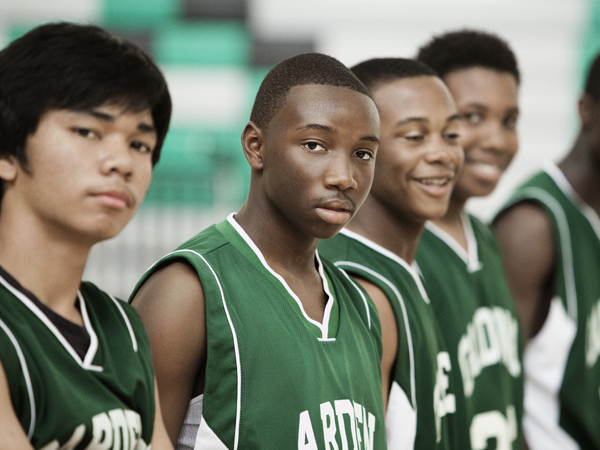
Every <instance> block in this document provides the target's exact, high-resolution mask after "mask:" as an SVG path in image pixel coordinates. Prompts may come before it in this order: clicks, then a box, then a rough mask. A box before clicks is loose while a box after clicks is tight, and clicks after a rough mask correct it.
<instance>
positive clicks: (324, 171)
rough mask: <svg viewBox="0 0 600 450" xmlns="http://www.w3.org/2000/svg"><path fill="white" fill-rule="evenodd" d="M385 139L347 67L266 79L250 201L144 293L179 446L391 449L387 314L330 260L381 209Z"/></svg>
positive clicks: (165, 266) (187, 247)
mask: <svg viewBox="0 0 600 450" xmlns="http://www.w3.org/2000/svg"><path fill="white" fill-rule="evenodd" d="M378 136H379V117H378V115H377V109H376V108H375V105H374V103H373V100H372V99H371V98H370V96H369V94H368V92H367V91H366V89H365V87H364V86H363V85H362V84H361V83H360V81H359V80H358V79H357V78H356V77H355V76H354V75H353V74H352V73H351V72H350V71H349V70H348V68H346V67H345V66H344V65H343V64H341V63H340V62H339V61H337V60H335V59H334V58H331V57H329V56H326V55H322V54H318V53H307V54H302V55H297V56H295V57H292V58H289V59H287V60H284V61H282V62H281V63H279V64H278V65H276V66H275V67H274V68H273V69H272V70H271V71H270V72H269V74H267V76H266V77H265V79H264V81H263V83H262V84H261V87H260V89H259V92H258V94H257V97H256V101H255V104H254V108H253V110H252V115H251V121H250V122H249V123H248V124H247V125H246V127H245V129H244V131H243V133H242V147H243V150H244V154H245V156H246V159H247V161H248V163H249V165H250V167H251V169H252V175H251V181H250V191H249V194H248V198H247V200H246V202H245V203H244V205H243V206H242V208H241V209H240V211H239V212H237V213H236V214H231V215H230V216H229V217H228V218H227V220H225V221H223V222H221V223H218V224H216V225H213V226H211V227H209V228H207V229H206V230H204V231H202V232H200V233H199V234H198V235H196V236H195V237H194V238H192V239H191V240H189V241H188V242H186V243H184V244H183V245H182V246H181V247H179V249H177V250H175V251H174V252H172V253H170V254H168V255H167V256H165V257H164V258H162V259H161V260H159V261H158V263H156V264H155V265H154V266H153V267H152V268H151V269H150V270H149V271H148V272H147V273H146V274H145V275H144V276H143V278H142V280H141V281H140V282H139V283H138V286H137V287H136V289H135V290H134V292H133V294H132V299H133V305H134V306H135V307H136V308H137V309H138V311H139V312H140V314H141V316H142V319H143V320H144V324H145V325H146V328H147V329H148V332H149V335H150V339H151V343H152V352H153V357H154V362H155V367H156V373H157V382H158V387H159V391H160V394H161V401H162V406H163V411H165V418H166V426H167V429H168V431H169V433H170V436H171V439H172V441H173V442H176V441H178V448H194V449H197V450H200V449H205V448H213V449H244V450H246V449H283V448H298V449H325V448H332V447H333V448H340V449H346V448H365V449H378V450H383V449H385V448H386V441H385V428H384V422H383V405H382V398H381V372H380V369H379V366H380V361H381V334H380V333H381V330H380V324H379V319H378V316H377V313H376V310H375V307H374V306H373V305H372V303H371V302H370V300H369V299H368V297H367V296H366V294H364V292H363V291H362V290H361V289H360V288H359V287H358V286H357V285H356V284H355V283H353V282H352V281H351V280H350V279H349V278H348V277H347V276H346V275H345V274H344V273H343V272H341V271H339V270H338V269H336V268H335V267H334V266H333V265H332V264H331V263H329V262H327V261H325V260H322V259H321V258H320V257H319V254H318V252H317V244H318V242H319V239H322V238H329V237H331V236H333V235H334V234H336V233H337V232H338V231H339V230H340V229H341V228H342V227H343V226H344V225H345V224H346V223H347V222H348V221H349V220H350V219H351V218H352V216H353V215H354V214H355V212H356V210H357V209H358V208H359V207H360V205H361V204H362V202H363V201H364V199H365V197H366V196H367V193H368V191H369V188H370V186H371V182H372V180H373V169H374V159H375V154H376V152H377V148H378V143H379V139H378Z"/></svg>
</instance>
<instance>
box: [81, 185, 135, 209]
mask: <svg viewBox="0 0 600 450" xmlns="http://www.w3.org/2000/svg"><path fill="white" fill-rule="evenodd" d="M92 195H93V196H94V197H96V198H98V199H100V201H101V202H102V203H103V204H105V205H106V206H109V207H112V208H115V209H125V208H127V207H131V206H132V205H133V204H134V203H135V201H134V198H133V195H131V194H130V193H129V192H128V191H127V190H126V189H119V188H106V189H98V190H97V191H94V192H93V193H92Z"/></svg>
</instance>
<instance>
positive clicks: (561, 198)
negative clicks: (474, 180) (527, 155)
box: [494, 55, 600, 450]
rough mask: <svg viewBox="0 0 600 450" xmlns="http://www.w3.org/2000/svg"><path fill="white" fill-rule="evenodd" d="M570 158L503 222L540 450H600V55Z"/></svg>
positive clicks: (527, 188)
mask: <svg viewBox="0 0 600 450" xmlns="http://www.w3.org/2000/svg"><path fill="white" fill-rule="evenodd" d="M579 119H580V122H581V127H580V131H579V134H578V136H577V138H576V140H575V142H574V144H573V146H572V148H571V151H570V152H569V154H568V155H567V156H566V157H565V158H564V159H563V160H562V161H561V162H560V163H559V164H554V163H551V162H549V161H548V162H546V163H545V164H544V166H543V169H542V170H541V171H540V172H539V173H537V174H534V175H533V176H532V177H531V178H530V179H529V180H527V181H526V182H525V183H523V184H522V185H521V186H519V187H518V188H517V189H516V191H515V193H514V194H513V197H512V198H511V199H510V200H509V202H508V204H507V205H506V206H505V207H504V209H503V210H502V211H501V212H500V213H499V215H498V216H497V217H496V218H495V219H494V229H495V230H496V233H497V234H498V241H499V243H500V248H501V250H502V256H503V259H504V267H505V269H506V274H507V277H508V281H509V285H510V288H511V291H512V293H513V295H514V298H515V301H516V303H517V311H518V312H519V318H520V320H521V325H522V326H523V334H524V335H525V340H526V342H527V346H526V350H525V358H524V364H525V373H526V375H527V377H526V384H525V392H526V395H525V417H524V420H523V428H524V431H525V438H526V441H527V445H528V447H529V448H530V449H531V450H542V449H543V450H553V449H556V450H558V449H560V450H565V449H584V448H585V449H587V448H600V428H599V427H598V426H597V424H598V422H599V421H600V392H599V388H600V362H599V359H598V356H599V355H600V301H599V299H600V277H599V274H600V218H599V215H600V195H598V193H599V192H600V156H599V155H600V152H599V149H600V55H597V56H596V58H595V60H594V61H593V63H592V65H591V67H590V69H589V73H588V75H587V79H586V84H585V88H584V92H583V94H582V95H581V98H580V99H579Z"/></svg>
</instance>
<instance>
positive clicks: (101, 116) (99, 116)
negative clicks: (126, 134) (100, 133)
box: [82, 109, 156, 133]
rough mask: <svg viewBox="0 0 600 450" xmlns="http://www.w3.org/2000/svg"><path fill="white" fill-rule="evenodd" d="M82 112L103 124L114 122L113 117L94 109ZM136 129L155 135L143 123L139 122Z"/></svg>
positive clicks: (152, 130)
mask: <svg viewBox="0 0 600 450" xmlns="http://www.w3.org/2000/svg"><path fill="white" fill-rule="evenodd" d="M82 112H83V113H84V114H89V115H90V116H92V117H95V118H96V119H99V120H102V121H103V122H109V123H112V122H114V121H115V118H114V116H112V115H110V114H106V113H104V112H101V111H97V110H94V109H91V110H88V111H82ZM137 129H138V130H140V131H142V132H144V133H156V128H155V127H154V126H153V125H151V124H149V123H145V122H140V123H139V124H138V126H137Z"/></svg>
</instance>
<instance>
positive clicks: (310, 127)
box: [296, 123, 336, 134]
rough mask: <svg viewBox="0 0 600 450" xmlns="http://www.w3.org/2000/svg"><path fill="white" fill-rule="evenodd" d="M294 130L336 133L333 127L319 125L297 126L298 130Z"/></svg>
mask: <svg viewBox="0 0 600 450" xmlns="http://www.w3.org/2000/svg"><path fill="white" fill-rule="evenodd" d="M296 130H321V131H326V132H327V133H331V134H334V133H335V131H336V130H335V128H333V127H330V126H327V125H320V124H318V123H308V124H306V125H302V126H299V127H298V128H296Z"/></svg>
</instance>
